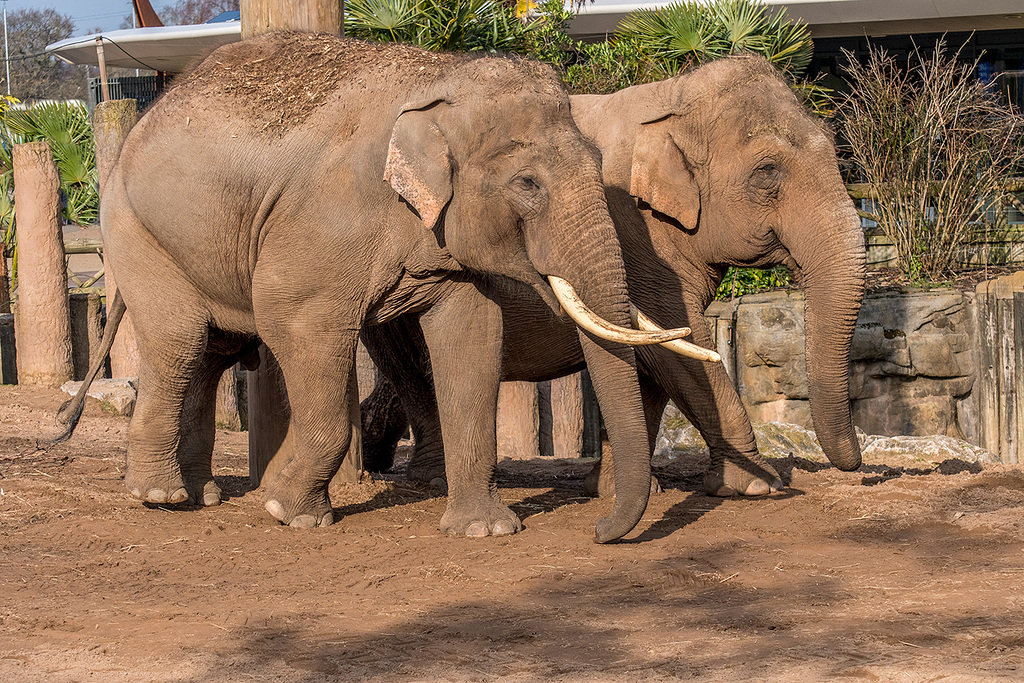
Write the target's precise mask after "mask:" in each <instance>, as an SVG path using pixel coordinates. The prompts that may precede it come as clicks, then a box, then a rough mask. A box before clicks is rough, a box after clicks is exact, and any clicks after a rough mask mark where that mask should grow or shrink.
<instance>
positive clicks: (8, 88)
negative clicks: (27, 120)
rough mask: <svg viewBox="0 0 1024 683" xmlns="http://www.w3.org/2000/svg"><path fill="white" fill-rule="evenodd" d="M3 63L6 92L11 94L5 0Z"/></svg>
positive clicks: (5, 6)
mask: <svg viewBox="0 0 1024 683" xmlns="http://www.w3.org/2000/svg"><path fill="white" fill-rule="evenodd" d="M4 64H5V65H6V66H7V94H8V96H9V95H10V94H11V53H10V51H9V50H8V49H7V0H4Z"/></svg>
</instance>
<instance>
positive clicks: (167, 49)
mask: <svg viewBox="0 0 1024 683" xmlns="http://www.w3.org/2000/svg"><path fill="white" fill-rule="evenodd" d="M241 34H242V24H241V22H238V21H222V22H218V23H215V24H195V25H191V26H157V27H153V28H129V29H123V30H120V31H107V32H104V33H99V34H96V35H91V36H85V37H82V38H68V39H67V40H62V41H60V42H57V43H53V44H52V45H47V46H46V51H47V52H52V53H53V54H54V55H56V56H57V57H59V58H60V59H63V60H64V61H66V62H68V63H69V64H91V65H93V66H95V65H96V64H98V63H99V61H98V59H97V56H96V41H97V39H101V40H102V41H103V58H104V59H105V60H106V62H107V66H123V67H126V68H129V69H153V70H154V71H169V72H171V73H178V72H180V71H182V70H184V69H185V67H186V66H188V64H189V63H190V62H192V61H193V60H194V59H195V58H196V57H199V56H202V55H205V54H207V53H209V52H210V51H212V50H215V49H216V48H218V47H220V46H221V45H227V44H228V43H234V42H237V41H238V40H240V38H241Z"/></svg>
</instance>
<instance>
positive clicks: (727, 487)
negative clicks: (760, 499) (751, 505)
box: [704, 456, 783, 498]
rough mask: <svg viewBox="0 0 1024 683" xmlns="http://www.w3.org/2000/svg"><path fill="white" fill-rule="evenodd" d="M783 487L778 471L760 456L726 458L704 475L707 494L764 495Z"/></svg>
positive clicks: (722, 496) (727, 495)
mask: <svg viewBox="0 0 1024 683" xmlns="http://www.w3.org/2000/svg"><path fill="white" fill-rule="evenodd" d="M782 487H783V484H782V479H781V478H780V477H779V473H778V472H776V471H775V468H773V467H772V466H771V465H769V464H768V463H766V462H764V461H763V460H761V458H760V457H756V456H755V458H751V459H747V460H743V461H742V462H735V461H733V460H726V461H724V463H723V464H722V465H721V466H720V467H716V468H714V469H713V470H712V471H711V472H709V473H708V474H707V475H705V476H704V492H705V493H707V494H708V495H709V496H719V497H721V498H728V497H730V496H764V495H767V494H769V493H773V492H775V491H778V490H779V489H781V488H782Z"/></svg>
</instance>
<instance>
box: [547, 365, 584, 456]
mask: <svg viewBox="0 0 1024 683" xmlns="http://www.w3.org/2000/svg"><path fill="white" fill-rule="evenodd" d="M551 415H552V421H551V446H552V453H551V454H552V455H553V456H555V457H556V458H578V457H580V454H581V453H582V452H583V386H582V380H581V378H580V373H578V372H577V373H576V374H573V375H569V376H567V377H559V378H557V379H553V380H551Z"/></svg>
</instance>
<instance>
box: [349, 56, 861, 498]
mask: <svg viewBox="0 0 1024 683" xmlns="http://www.w3.org/2000/svg"><path fill="white" fill-rule="evenodd" d="M572 107H573V118H574V119H575V120H576V123H577V125H578V126H579V127H580V130H581V131H583V133H584V134H585V135H587V136H588V137H590V138H591V139H593V140H594V142H595V144H597V146H598V148H599V149H600V150H601V155H602V162H603V165H602V171H603V174H604V182H605V193H606V195H607V199H608V207H609V210H610V211H611V215H612V219H613V220H614V222H615V228H616V230H617V232H618V236H619V242H620V243H621V245H622V254H623V259H624V261H625V264H626V278H627V281H628V284H629V293H630V297H631V299H632V301H633V302H634V303H635V304H636V305H637V306H638V307H639V308H640V310H642V311H643V312H644V313H646V314H647V315H649V316H650V317H651V318H653V319H654V321H655V322H657V323H659V324H661V325H664V326H670V327H679V326H689V327H691V328H692V329H693V341H694V342H695V343H697V344H700V345H702V346H705V347H710V346H711V344H712V337H711V333H710V331H709V329H708V327H707V324H706V323H705V319H704V315H703V314H704V310H705V309H706V308H707V306H708V305H709V304H710V303H711V301H712V299H713V297H714V293H715V291H716V290H717V288H718V285H719V284H720V283H721V281H722V278H723V276H724V274H725V271H726V269H727V267H728V266H739V267H766V266H772V265H776V264H785V265H786V266H788V267H789V269H790V271H791V273H792V274H793V276H794V278H795V280H796V281H797V282H798V283H800V284H801V286H802V287H803V289H804V291H805V292H806V347H807V348H806V356H807V373H808V380H809V387H810V404H811V413H812V417H813V420H814V427H815V430H816V432H817V436H818V440H819V442H820V443H821V446H822V449H823V450H824V452H825V454H826V455H827V456H828V458H829V460H831V461H832V463H833V464H835V465H836V466H837V467H839V468H841V469H844V470H852V469H856V468H857V467H858V466H859V465H860V462H861V460H860V449H859V446H858V442H857V438H856V436H855V434H854V429H853V423H852V420H851V412H850V399H849V354H850V344H851V340H852V336H853V331H854V325H855V323H856V320H857V314H858V311H859V309H860V303H861V298H862V295H863V289H864V263H865V252H864V237H863V232H862V231H861V228H860V222H859V219H858V217H857V213H856V211H855V209H854V206H853V204H852V202H851V200H850V198H849V196H848V195H847V193H846V189H845V186H844V184H843V181H842V179H841V177H840V174H839V168H838V162H837V159H836V154H835V147H834V143H833V139H832V137H831V135H830V134H829V132H828V131H827V130H826V129H825V127H824V126H823V124H822V123H821V122H820V121H819V120H818V119H817V118H816V117H814V116H812V115H811V114H810V113H809V112H807V111H806V110H805V108H804V107H803V106H802V104H801V103H800V102H799V101H798V100H797V98H796V97H795V96H794V94H793V92H792V91H791V90H790V88H789V87H788V86H787V85H786V83H785V81H784V79H783V78H782V76H781V75H780V74H779V73H778V72H777V71H776V70H775V69H774V68H773V67H772V66H770V65H769V64H768V62H767V61H765V60H764V59H762V58H759V57H751V56H740V57H731V58H727V59H722V60H718V61H715V62H712V63H710V64H707V65H705V66H702V67H700V68H698V69H695V70H693V71H691V72H689V73H686V74H683V75H680V76H677V77H674V78H670V79H667V80H664V81H660V82H657V83H651V84H647V85H639V86H634V87H631V88H626V89H624V90H621V91H619V92H617V93H614V94H611V95H580V96H574V97H572ZM506 284H507V286H508V287H514V288H517V289H519V290H521V291H522V296H506V297H505V299H507V300H508V301H509V302H510V303H509V305H507V306H504V307H503V309H502V314H503V316H504V330H505V342H504V349H503V354H504V356H503V379H505V380H515V381H542V380H546V379H551V378H554V377H559V376H562V375H565V374H568V373H572V372H575V371H577V370H579V369H581V368H582V367H583V355H582V353H581V348H580V346H579V344H578V342H577V340H576V336H575V335H574V334H573V330H572V329H571V328H570V327H568V326H566V325H565V324H564V323H563V322H562V321H560V320H559V319H558V318H557V317H556V316H554V315H553V314H552V313H551V312H550V311H549V310H547V309H546V308H545V307H544V306H543V305H542V302H541V301H540V300H539V299H538V298H537V297H535V296H530V295H529V293H528V292H525V290H523V289H522V288H521V287H519V286H518V285H516V284H515V283H506ZM392 324H393V325H395V326H400V325H402V322H401V321H396V322H395V323H392ZM396 340H403V341H402V342H401V346H398V345H397V342H396ZM364 341H365V342H366V343H367V346H368V348H369V349H370V351H371V355H372V356H374V357H375V358H376V359H377V360H378V362H379V366H380V367H381V368H382V370H383V372H384V374H385V375H386V376H388V377H390V378H391V379H392V380H393V381H394V382H395V384H396V385H397V387H398V397H399V399H400V401H401V405H402V406H403V407H404V410H405V413H406V414H407V415H408V418H409V421H410V423H411V426H412V429H413V433H414V436H415V450H414V455H413V457H412V459H411V461H410V462H409V466H408V471H409V476H410V477H411V478H413V479H417V480H423V481H428V482H429V481H437V480H438V478H440V477H443V476H444V459H443V454H442V449H441V446H442V444H441V441H440V434H439V431H438V422H437V415H436V411H435V408H434V405H433V399H432V395H433V393H432V390H431V387H430V384H429V373H428V372H426V370H428V369H429V361H428V360H427V359H426V358H425V356H424V354H423V352H422V343H421V341H420V340H419V338H418V332H417V331H416V330H415V329H410V328H408V327H406V329H404V330H401V331H395V332H393V333H392V334H385V332H384V330H381V329H368V330H366V332H365V333H364ZM413 349H420V354H419V358H418V359H414V360H412V361H407V362H406V363H404V364H403V363H401V362H400V361H401V359H402V358H410V357H412V358H415V354H413V353H412V352H411V350H413ZM431 360H432V359H431ZM637 366H638V370H639V374H640V386H641V390H642V393H643V403H644V410H645V413H646V415H647V427H648V438H649V439H650V443H651V444H652V446H653V442H654V439H655V437H656V435H657V430H658V427H659V423H660V418H661V414H662V411H663V410H664V408H665V405H666V402H667V400H668V399H672V400H673V401H674V402H675V404H676V405H677V406H678V407H679V408H680V410H681V411H682V412H683V414H684V415H685V416H686V417H687V418H688V419H689V420H690V421H691V422H692V423H693V424H694V425H695V426H696V428H697V429H698V430H699V431H700V433H701V435H702V436H703V437H704V439H705V441H706V442H707V444H708V446H709V447H710V452H711V470H710V472H708V473H707V475H706V477H705V479H704V488H705V490H706V492H707V493H709V494H711V495H719V496H727V495H734V494H741V495H759V494H764V493H768V492H770V491H773V490H776V489H778V488H779V487H781V486H782V482H781V480H780V479H779V476H778V473H777V472H776V471H775V470H774V469H773V468H772V467H771V466H770V465H769V464H767V463H766V462H765V461H764V460H763V459H762V458H761V457H760V456H759V455H758V452H757V445H756V443H755V440H754V433H753V430H752V428H751V425H750V420H749V418H748V417H747V414H746V411H745V410H744V408H743V405H742V403H741V402H740V398H739V395H738V394H737V393H736V390H735V388H734V386H733V384H732V382H731V381H730V380H729V377H728V376H727V375H726V372H725V368H724V366H723V365H722V364H721V363H706V362H701V361H697V360H694V359H693V358H687V357H683V356H679V355H676V354H674V353H671V352H669V351H668V350H666V349H664V348H660V347H657V346H649V347H644V348H640V349H638V350H637ZM393 392H394V390H393V389H392V388H391V387H390V386H389V385H388V384H387V383H381V384H380V385H379V387H378V390H377V391H375V392H374V394H373V395H372V396H371V397H369V398H368V399H367V401H365V402H364V405H365V406H366V407H368V408H370V407H373V408H376V410H372V411H367V414H368V415H373V416H374V417H377V418H380V417H384V416H387V415H388V414H389V411H388V410H387V409H382V408H381V406H387V405H389V403H391V402H393V401H394V394H393ZM391 412H393V411H391ZM364 427H365V429H364V433H365V434H366V436H365V438H364V463H366V464H367V465H368V466H369V467H371V468H374V467H375V468H376V469H387V468H388V467H389V466H390V464H391V461H392V458H393V452H394V443H395V440H396V439H397V437H398V436H399V434H400V432H401V431H404V424H403V423H402V422H401V421H393V422H392V424H386V422H385V421H383V420H381V419H378V420H377V421H376V422H373V421H369V422H367V423H365V424H364ZM611 450H612V452H613V454H614V456H615V462H616V463H618V452H617V451H616V450H615V446H614V445H613V446H612V449H611ZM608 464H609V463H608V462H607V461H606V462H605V463H604V466H603V467H602V466H601V465H600V464H599V465H598V467H597V468H595V471H594V472H592V473H591V475H590V476H588V478H587V484H586V489H587V490H588V492H589V493H591V494H592V495H593V494H595V493H597V492H599V491H600V492H603V493H611V492H612V490H613V486H612V480H611V479H610V478H609V476H608V474H609V473H608V470H609V467H608Z"/></svg>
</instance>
